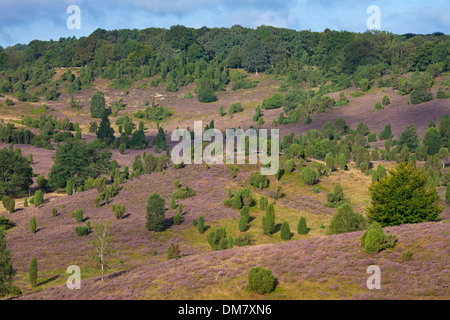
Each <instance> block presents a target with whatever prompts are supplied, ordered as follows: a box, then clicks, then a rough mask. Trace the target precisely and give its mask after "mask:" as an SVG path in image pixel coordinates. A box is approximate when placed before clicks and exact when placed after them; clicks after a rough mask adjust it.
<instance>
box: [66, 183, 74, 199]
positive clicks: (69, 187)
mask: <svg viewBox="0 0 450 320" xmlns="http://www.w3.org/2000/svg"><path fill="white" fill-rule="evenodd" d="M72 192H73V182H72V179H69V180H67V183H66V193H67V195H68V196H71V195H72Z"/></svg>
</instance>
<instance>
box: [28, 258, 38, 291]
mask: <svg viewBox="0 0 450 320" xmlns="http://www.w3.org/2000/svg"><path fill="white" fill-rule="evenodd" d="M37 279H38V265H37V261H36V258H33V259H31V262H30V284H31V286H32V287H33V288H34V287H36V285H37Z"/></svg>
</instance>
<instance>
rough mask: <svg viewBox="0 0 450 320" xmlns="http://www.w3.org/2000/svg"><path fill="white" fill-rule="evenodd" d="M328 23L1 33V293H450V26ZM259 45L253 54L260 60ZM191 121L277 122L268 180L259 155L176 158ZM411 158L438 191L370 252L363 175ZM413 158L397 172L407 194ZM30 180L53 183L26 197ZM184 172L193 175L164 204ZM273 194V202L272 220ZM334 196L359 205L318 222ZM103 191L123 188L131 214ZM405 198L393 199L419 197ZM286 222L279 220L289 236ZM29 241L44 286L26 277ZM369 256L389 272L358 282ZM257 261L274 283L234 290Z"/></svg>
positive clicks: (285, 296) (121, 196)
mask: <svg viewBox="0 0 450 320" xmlns="http://www.w3.org/2000/svg"><path fill="white" fill-rule="evenodd" d="M327 30H328V29H327ZM327 30H326V31H324V32H323V33H315V32H310V31H305V32H297V31H293V30H286V29H278V28H272V27H265V26H263V27H260V28H258V29H257V30H253V29H248V28H242V27H239V26H235V27H233V28H230V29H227V28H224V29H220V30H215V29H208V28H204V29H191V28H185V27H182V26H177V27H174V28H173V29H172V28H171V29H170V30H165V29H153V28H150V29H145V30H141V31H140V32H139V33H137V30H128V31H129V32H128V33H129V34H128V33H127V31H124V30H119V31H105V30H101V29H99V30H97V31H95V32H94V33H93V34H92V35H91V36H89V37H87V38H86V37H83V38H81V39H75V38H74V39H72V38H70V39H62V40H61V41H60V42H59V43H58V44H57V45H56V44H54V43H53V42H51V41H49V42H45V41H36V42H32V43H30V44H29V45H24V46H22V47H21V46H17V47H9V48H6V49H4V50H3V48H1V50H0V62H2V64H0V152H1V154H0V155H1V158H0V166H2V167H1V168H2V170H1V174H0V198H1V199H2V200H4V201H3V205H1V206H0V216H1V217H5V218H8V219H10V220H11V221H12V222H13V224H14V225H13V226H12V227H11V228H10V229H8V230H7V231H5V235H6V240H5V241H6V248H7V250H9V251H10V254H11V263H12V266H13V267H14V269H15V270H16V273H15V275H14V277H13V278H12V280H13V281H12V284H13V285H14V286H17V287H18V288H19V289H20V290H21V291H22V294H21V295H5V298H6V299H102V300H103V299H105V300H106V299H164V300H170V299H242V300H251V299H279V300H296V299H318V300H322V299H436V300H438V299H439V300H446V299H449V298H450V289H449V284H450V280H449V279H450V277H449V270H448V266H449V261H448V257H449V256H450V255H449V254H450V246H449V244H450V243H449V234H448V230H449V228H448V221H449V220H450V205H449V198H448V194H449V192H450V191H448V190H450V166H449V155H448V150H449V149H448V148H449V138H450V118H449V114H450V105H449V98H450V89H449V87H450V69H449V64H448V61H450V60H448V56H449V53H450V52H449V51H448V47H447V46H446V45H447V44H448V36H446V35H444V34H438V33H436V34H432V35H426V36H422V35H408V36H406V35H403V36H399V35H393V34H390V33H386V32H380V33H377V32H366V33H363V34H353V33H348V32H335V31H330V30H328V31H327ZM237 31H239V32H237ZM127 34H128V35H129V37H130V38H127V37H125V38H124V36H125V35H127ZM213 35H215V36H214V37H213ZM209 37H211V38H209ZM208 39H210V40H208ZM213 39H214V40H213ZM275 39H282V41H281V40H280V41H275ZM219 40H220V41H219ZM228 41H230V43H228ZM366 48H372V49H373V50H366ZM404 48H408V50H407V52H406V53H403V49H404ZM331 49H333V50H331ZM349 49H352V50H353V51H352V50H349ZM255 50H256V51H255ZM446 50H447V51H446ZM260 52H265V55H264V54H263V55H262V56H263V57H262V58H261V59H262V60H263V61H256V62H255V61H252V59H253V58H254V56H257V54H256V53H260ZM400 52H401V53H402V55H403V54H404V55H405V56H401V57H399V54H400ZM44 53H45V54H44ZM50 53H52V54H50ZM69 57H72V58H71V59H69ZM423 57H425V58H423ZM205 97H206V98H205ZM194 121H202V122H203V123H202V127H203V128H205V126H208V128H210V127H214V128H216V129H219V130H221V132H223V133H224V132H225V130H226V129H229V128H239V127H240V128H243V129H248V128H251V127H253V128H255V129H275V128H276V129H279V130H280V144H281V147H280V150H279V153H278V154H277V156H279V159H280V169H281V170H279V171H278V172H277V174H276V175H273V176H268V177H267V179H268V180H269V181H266V180H264V179H263V178H264V177H261V176H255V174H256V173H257V172H259V171H260V168H261V166H262V164H261V163H258V164H257V165H250V164H248V161H247V164H242V165H231V164H224V165H221V164H212V165H206V164H204V163H203V164H201V165H200V164H198V165H197V164H195V165H194V164H186V165H180V166H176V165H174V163H173V162H172V159H171V158H170V155H171V153H170V152H171V150H172V148H173V147H174V146H175V145H176V144H177V143H178V141H176V142H174V141H171V135H172V133H173V132H175V131H176V130H177V129H186V128H189V129H190V130H191V129H193V127H194ZM389 125H390V126H389ZM188 134H189V133H188ZM190 134H191V136H193V132H192V131H191V132H190ZM203 147H205V145H204V146H203ZM66 148H67V149H66ZM11 159H15V160H14V161H12V160H11ZM405 163H410V164H408V165H409V166H410V168H411V170H417V172H418V173H417V176H416V175H414V176H413V177H412V175H411V177H412V178H416V179H417V181H418V180H420V184H419V186H418V188H421V189H420V190H424V191H426V192H423V193H427V194H428V193H429V194H431V196H430V197H429V199H427V201H428V202H433V204H436V206H435V207H433V208H434V210H435V211H436V212H437V214H436V217H434V218H433V219H428V216H427V217H425V218H423V217H422V216H421V217H420V219H419V218H417V217H414V218H417V220H416V221H417V222H421V223H417V224H401V225H398V226H395V227H392V225H397V224H399V223H396V224H386V225H390V227H385V228H384V231H385V232H386V233H388V234H395V235H397V238H398V242H397V243H396V245H395V247H394V248H393V249H389V250H382V251H381V252H379V253H377V254H368V253H366V252H365V251H364V249H363V248H362V247H361V235H362V232H363V231H362V230H363V229H366V228H367V227H368V226H367V223H368V222H372V221H370V220H368V219H367V218H370V217H368V210H367V208H368V207H369V206H370V204H371V200H372V199H371V195H370V193H369V188H370V187H371V186H374V185H378V183H379V181H381V180H383V179H385V178H384V177H390V176H392V175H393V172H395V170H397V168H399V167H402V166H403V164H405ZM3 168H4V169H3ZM288 168H289V169H288ZM414 172H416V171H414ZM19 175H21V176H20V178H17V176H19ZM407 178H410V177H409V176H408V177H405V179H404V180H403V181H402V184H400V185H398V189H401V190H403V189H402V187H405V189H407V191H406V192H407V193H408V196H409V195H410V194H413V195H414V196H417V194H414V192H416V191H415V190H412V191H411V192H409V191H410V190H409V189H411V188H410V185H409V184H408V183H409V182H408V183H407V182H404V181H409V180H407ZM24 181H25V182H27V181H28V182H29V183H28V184H27V183H24V184H22V183H23V182H24ZM383 181H384V180H383ZM415 182H416V181H415ZM415 182H414V183H415ZM266 183H267V184H266ZM67 186H69V187H67ZM70 186H72V188H71V187H70ZM414 186H417V185H416V184H415V185H414ZM339 187H341V190H342V193H343V195H342V194H339V195H338V194H337V193H339V190H340V188H339ZM242 190H244V192H250V193H251V198H252V199H253V200H254V201H253V202H252V201H248V199H249V198H248V197H247V198H245V197H246V196H248V193H246V195H245V196H242V194H241V193H240V192H241V191H242ZM336 190H337V191H336ZM41 191H42V192H43V196H44V203H43V204H40V205H37V206H34V205H33V204H32V203H31V200H32V199H33V201H34V200H35V199H34V197H36V195H37V194H39V193H40V192H41ZM192 191H193V192H195V194H194V193H193V192H192ZM176 192H180V193H183V192H185V193H189V192H191V193H190V194H188V195H186V196H185V194H182V195H181V197H180V198H181V199H180V198H179V199H176V200H175V203H176V204H175V208H170V203H171V197H172V195H173V194H174V193H176ZM71 193H73V194H71ZM154 193H157V194H158V195H159V196H160V197H162V198H163V199H164V201H165V204H164V208H163V209H162V211H163V212H164V214H165V216H164V219H163V223H162V224H163V225H162V230H158V231H150V229H152V227H148V226H147V225H146V224H147V223H148V219H147V211H150V210H157V209H158V205H149V206H148V208H147V203H148V199H149V196H150V195H152V194H154ZM446 193H447V200H446ZM184 196H185V197H184ZM241 196H242V199H241ZM388 196H389V195H388ZM264 197H265V198H266V201H267V204H265V202H264V199H265V198H264ZM339 197H340V198H339ZM10 198H11V199H13V200H14V201H15V202H14V205H13V208H12V210H10V211H11V212H8V210H7V207H10V204H11V202H12V200H11V199H10ZM244 198H245V199H244ZM338 198H339V199H338ZM405 198H406V196H405ZM25 200H27V203H28V206H26V205H25ZM235 200H236V201H235ZM245 200H246V201H248V202H245ZM397 200H398V203H401V201H404V197H403V195H402V197H400V196H399V199H395V201H397ZM261 201H262V202H261ZM334 201H335V202H334ZM395 201H393V202H395ZM244 202H245V203H244ZM332 202H333V203H332ZM428 202H427V203H426V204H425V205H423V206H424V207H425V206H426V205H428V204H429V203H428ZM261 203H262V205H261ZM269 203H270V204H273V205H274V206H273V207H274V211H275V222H274V226H273V229H272V230H271V231H270V232H266V233H269V234H264V232H263V225H265V221H266V220H265V219H264V215H265V211H266V208H265V207H267V206H268V205H269ZM395 203H397V202H395ZM245 204H248V208H247V207H246V206H245ZM342 204H350V206H348V207H349V208H350V210H353V211H354V212H355V215H356V216H358V217H360V219H361V221H363V223H361V224H359V225H358V226H357V227H354V226H348V225H346V228H347V230H346V231H349V229H351V230H353V231H354V230H357V231H354V232H344V233H341V234H337V235H328V231H329V230H330V225H332V223H333V217H335V214H336V212H338V211H339V210H338V209H339V208H342V207H341V205H342ZM422 204H423V203H420V205H417V208H418V209H422V206H421V205H422ZM437 204H439V206H440V207H438V206H437ZM113 205H123V206H124V216H123V217H122V219H116V217H115V215H114V213H113V209H112V206H113ZM181 205H182V207H181V208H182V210H180V213H181V216H182V218H181V223H179V224H178V223H176V221H177V219H178V218H179V215H177V213H178V211H179V208H180V206H181ZM261 206H262V207H263V208H262V207H261ZM264 206H265V207H264ZM399 206H400V205H399ZM403 208H406V209H405V210H403V211H402V212H400V213H399V212H397V211H398V210H397V211H396V212H395V214H397V216H400V217H402V216H403V215H407V214H410V211H413V214H415V213H416V211H414V210H409V209H411V208H414V209H415V208H416V207H412V206H411V207H410V206H408V205H405V206H404V207H403ZM241 209H242V210H241ZM247 209H248V211H249V213H248V215H249V218H248V220H246V221H245V222H246V223H244V227H243V228H242V225H241V226H239V221H240V218H241V215H243V216H244V215H245V211H246V210H247ZM441 209H442V210H441ZM76 210H82V211H83V219H82V221H81V222H76V220H75V216H74V214H73V213H74V212H75V211H76ZM424 210H425V209H424ZM267 211H269V210H267ZM353 211H352V213H353ZM438 211H439V212H438ZM243 212H244V213H243ZM356 213H357V214H356ZM392 215H394V214H393V213H392ZM33 217H34V218H35V220H36V224H37V228H36V230H30V228H31V227H30V225H31V221H32V218H33ZM200 217H204V221H205V226H206V227H205V232H203V233H200V232H199V227H198V226H197V223H198V222H199V220H200ZM301 217H304V218H305V219H306V221H307V232H306V233H302V234H300V232H297V225H298V223H299V220H300V218H301ZM397 218H398V217H397ZM341 219H342V221H341V222H342V224H344V225H345V224H346V223H347V222H348V221H347V220H346V218H341ZM398 219H399V220H401V218H398ZM1 221H2V223H4V222H3V221H6V219H5V220H1ZM423 221H426V222H423ZM431 221H432V222H431ZM397 222H398V221H397ZM414 222H415V221H414ZM401 223H404V221H402V222H401ZM87 224H89V225H90V226H91V228H90V229H89V228H88V227H87ZM96 224H109V225H110V226H111V235H112V242H111V243H112V247H113V248H114V252H113V255H112V259H111V261H110V263H109V265H108V268H107V270H106V273H105V281H104V282H102V281H101V271H100V270H101V269H100V267H99V265H98V264H97V263H95V261H94V259H92V257H91V256H90V255H89V253H91V251H92V248H91V246H90V242H92V241H93V240H94V236H95V233H94V230H95V225H96ZM286 224H288V225H289V228H290V232H291V234H290V239H289V240H287V239H284V240H283V239H282V238H281V237H282V233H283V232H282V226H283V225H284V226H286ZM350 224H351V223H350V222H349V225H350ZM84 226H86V229H82V230H81V231H80V232H78V234H77V233H76V231H75V228H76V227H84ZM219 228H224V229H225V230H226V236H227V237H228V238H224V239H225V240H228V241H227V244H226V245H227V246H229V247H231V246H232V248H227V249H225V247H224V242H223V240H222V242H221V243H220V245H221V246H222V247H221V249H223V250H220V251H214V250H213V248H212V245H210V243H209V241H208V235H210V234H211V233H212V231H216V230H217V229H219ZM31 229H33V228H31ZM240 229H242V230H240ZM78 230H80V229H78ZM83 230H84V231H85V233H86V234H84V235H83ZM0 232H2V233H3V229H0ZM230 236H231V237H232V239H230V238H229V237H230ZM2 241H3V240H2ZM3 243H4V241H3ZM240 244H242V247H240V246H239V245H240ZM0 245H1V243H0ZM170 245H178V246H179V249H180V255H181V256H180V257H177V258H176V259H171V260H170V259H168V258H167V252H168V248H169V246H170ZM407 250H409V251H411V252H412V256H411V259H410V260H408V259H405V258H404V257H405V255H404V253H405V252H407ZM33 258H36V259H37V264H38V280H37V284H36V286H32V284H31V283H30V279H29V270H30V261H31V260H32V259H33ZM0 261H1V260H0ZM72 265H76V266H79V267H80V268H81V276H82V282H81V285H82V290H68V289H67V287H66V281H67V279H68V277H69V275H68V274H67V273H66V270H67V267H69V266H72ZM370 265H378V266H379V267H380V268H381V286H382V289H381V290H369V289H368V288H367V287H366V280H367V278H368V276H369V275H368V274H367V273H366V269H367V267H368V266H370ZM257 266H260V267H265V268H269V269H270V270H272V272H273V274H274V276H275V277H276V279H277V286H276V289H275V291H274V292H271V293H268V294H265V295H259V294H256V293H252V292H249V291H246V290H245V286H246V284H247V274H248V272H249V270H250V269H251V268H252V267H257ZM0 280H1V279H0ZM0 284H1V283H0ZM0 289H2V288H1V287H0ZM1 293H2V292H1V291H0V294H1Z"/></svg>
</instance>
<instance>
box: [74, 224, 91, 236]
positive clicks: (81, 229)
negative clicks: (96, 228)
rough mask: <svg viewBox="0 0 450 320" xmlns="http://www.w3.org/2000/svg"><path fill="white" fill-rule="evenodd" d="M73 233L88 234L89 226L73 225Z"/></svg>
mask: <svg viewBox="0 0 450 320" xmlns="http://www.w3.org/2000/svg"><path fill="white" fill-rule="evenodd" d="M75 233H76V234H77V235H79V236H87V235H88V234H89V228H88V227H87V226H86V227H84V226H77V227H75Z"/></svg>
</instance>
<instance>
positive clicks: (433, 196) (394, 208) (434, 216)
mask: <svg viewBox="0 0 450 320" xmlns="http://www.w3.org/2000/svg"><path fill="white" fill-rule="evenodd" d="M369 193H370V196H371V202H370V206H369V207H368V208H367V209H366V211H367V216H368V218H369V220H370V221H376V222H378V223H380V225H381V226H383V227H385V226H394V225H400V224H404V223H419V222H425V221H436V220H438V219H439V214H440V212H441V211H442V208H441V207H439V200H440V199H439V196H438V195H437V193H436V190H434V189H431V190H430V189H428V187H427V176H426V175H425V174H424V173H423V172H422V171H421V170H419V169H417V168H415V167H414V166H413V165H412V163H409V162H408V163H401V164H399V165H398V166H397V168H396V169H395V170H390V171H389V176H388V177H387V178H385V179H381V180H379V181H376V182H375V183H373V184H372V185H371V186H370V188H369Z"/></svg>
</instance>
